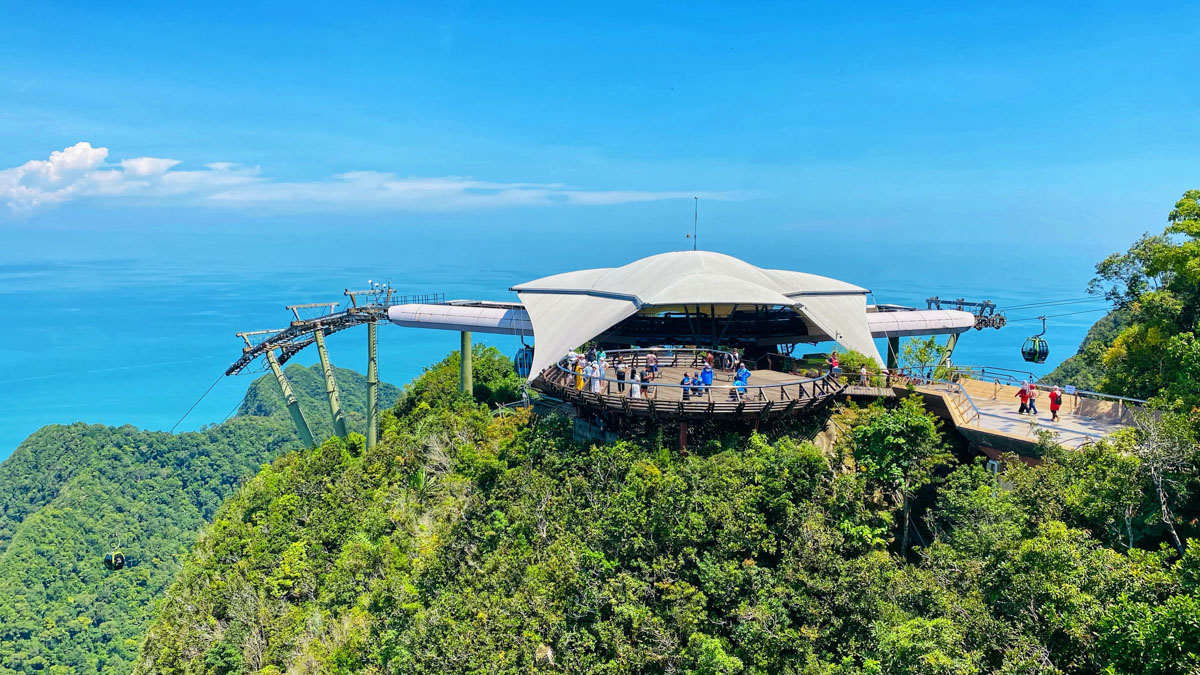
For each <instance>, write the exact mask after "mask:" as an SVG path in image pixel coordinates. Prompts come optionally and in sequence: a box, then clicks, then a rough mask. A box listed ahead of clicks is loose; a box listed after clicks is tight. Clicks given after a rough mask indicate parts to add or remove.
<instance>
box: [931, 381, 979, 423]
mask: <svg viewBox="0 0 1200 675" xmlns="http://www.w3.org/2000/svg"><path fill="white" fill-rule="evenodd" d="M912 379H919V380H920V381H921V382H928V383H934V382H936V383H938V384H944V385H947V386H950V387H953V388H954V389H956V390H957V393H958V394H959V395H961V396H962V397H963V398H964V399H966V401H967V403H968V404H970V406H971V410H972V411H973V412H974V413H975V417H974V419H973V420H968V419H965V417H966V416H965V415H964V416H963V417H964V419H963V422H964V423H966V424H971V422H972V421H974V422H976V423H977V424H978V422H979V418H980V416H982V415H985V414H991V413H983V412H980V410H979V406H977V405H975V400H974V399H973V398H971V395H970V394H969V393H967V390H966V389H964V388H963V386H962V385H961V384H959V383H958V382H953V381H951V380H940V379H937V378H933V377H920V378H912ZM958 412H959V414H960V415H961V414H962V410H959V411H958Z"/></svg>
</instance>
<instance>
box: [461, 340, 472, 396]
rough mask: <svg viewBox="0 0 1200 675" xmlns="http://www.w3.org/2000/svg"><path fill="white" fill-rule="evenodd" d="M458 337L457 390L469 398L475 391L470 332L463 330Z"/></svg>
mask: <svg viewBox="0 0 1200 675" xmlns="http://www.w3.org/2000/svg"><path fill="white" fill-rule="evenodd" d="M459 337H460V340H459V346H458V390H459V391H460V392H462V393H464V394H466V395H468V396H470V395H471V394H472V392H474V391H475V376H474V373H473V372H472V370H471V332H470V331H466V330H464V331H463V332H462V333H461V335H460V336H459Z"/></svg>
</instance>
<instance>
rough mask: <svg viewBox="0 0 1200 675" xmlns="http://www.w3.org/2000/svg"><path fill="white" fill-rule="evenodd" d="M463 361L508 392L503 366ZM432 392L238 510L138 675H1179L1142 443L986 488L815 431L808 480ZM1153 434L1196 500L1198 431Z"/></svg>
mask: <svg viewBox="0 0 1200 675" xmlns="http://www.w3.org/2000/svg"><path fill="white" fill-rule="evenodd" d="M476 360H477V362H478V363H481V364H485V365H486V366H487V367H486V368H485V370H486V371H487V372H490V373H492V375H491V376H489V377H490V378H493V379H490V380H489V379H488V378H485V381H484V382H483V384H484V386H487V387H497V388H503V387H505V386H507V385H506V382H507V380H508V378H507V377H505V376H503V375H501V374H502V373H504V372H505V370H506V368H505V367H504V366H505V364H504V361H505V360H504V359H503V357H500V356H499V355H498V354H497V353H496V352H494V350H493V351H487V352H485V353H478V354H477V355H476ZM456 368H457V360H456V357H451V358H449V359H447V360H446V361H445V362H443V363H442V364H440V365H439V366H438V367H436V368H433V369H432V370H430V371H429V372H427V373H426V375H425V376H424V377H423V378H421V379H420V380H418V381H417V382H416V383H415V384H414V385H413V386H412V387H410V388H409V389H408V390H407V391H406V394H405V395H404V397H402V399H401V401H400V403H399V404H398V405H397V407H396V408H395V410H394V412H393V413H392V414H391V415H388V416H385V418H384V420H383V422H384V424H383V426H384V430H383V437H382V440H381V442H380V444H379V445H378V446H377V447H376V448H375V450H373V451H371V452H367V451H366V450H365V449H364V448H363V446H362V444H361V443H359V442H350V443H343V442H340V441H331V442H328V443H325V444H324V445H323V446H322V447H320V448H319V449H317V450H312V451H299V452H292V453H289V454H287V455H285V456H283V457H281V458H279V459H277V460H276V461H275V462H273V463H272V464H271V465H270V466H269V467H266V468H264V469H263V471H262V472H260V473H259V475H258V476H257V477H255V478H254V479H253V480H252V481H250V482H248V483H247V484H245V485H244V486H243V487H242V488H241V489H239V491H238V492H237V493H236V494H235V495H234V496H233V497H231V498H230V500H229V501H228V502H226V504H225V505H224V506H223V507H222V509H221V512H220V514H219V515H218V516H217V518H216V520H215V521H214V522H213V524H212V525H211V526H210V527H208V528H207V529H206V530H205V532H204V533H203V534H202V535H201V536H200V538H199V539H198V540H197V543H196V546H195V547H194V549H193V550H192V552H191V554H190V555H189V557H188V560H187V562H186V563H185V565H184V568H183V570H182V572H181V573H180V574H179V576H178V578H177V579H176V581H175V583H174V584H173V585H172V587H171V589H170V590H169V592H168V596H167V599H166V600H165V602H164V603H163V605H162V606H161V610H160V613H159V615H158V617H157V619H156V621H155V623H154V625H153V626H152V628H151V629H150V631H149V632H148V634H147V637H146V641H145V643H144V645H143V647H142V652H141V654H140V656H139V662H138V666H137V669H136V672H138V673H145V674H150V673H214V674H216V673H241V672H248V673H260V674H268V673H275V674H278V673H283V672H289V673H318V672H320V673H360V672H362V673H458V672H472V673H492V672H498V673H499V672H503V673H517V672H570V673H640V672H649V673H682V672H695V673H829V674H850V673H914V674H915V673H923V674H928V673H947V674H949V673H954V674H971V673H982V672H1003V673H1058V672H1065V673H1100V672H1113V673H1133V672H1154V673H1187V672H1196V670H1197V669H1200V655H1198V654H1197V652H1198V648H1197V645H1200V623H1198V622H1197V621H1196V616H1197V611H1198V610H1200V542H1197V541H1195V540H1194V539H1193V537H1194V536H1195V534H1196V528H1195V525H1194V518H1195V517H1196V515H1197V514H1196V508H1195V506H1194V505H1192V506H1185V505H1182V504H1180V503H1179V502H1178V501H1176V502H1174V503H1175V504H1176V505H1178V506H1180V507H1181V508H1182V511H1180V512H1175V513H1172V514H1171V518H1172V523H1173V525H1174V526H1176V527H1177V528H1178V534H1179V537H1180V545H1179V547H1178V548H1176V547H1175V544H1174V542H1173V540H1172V539H1171V538H1170V537H1169V535H1168V533H1167V532H1166V531H1165V530H1164V527H1163V521H1162V514H1161V512H1160V509H1159V506H1160V504H1159V494H1158V493H1157V492H1155V489H1154V487H1153V486H1154V482H1153V479H1152V478H1151V476H1152V472H1151V471H1149V468H1150V465H1151V464H1153V466H1154V467H1157V469H1162V468H1163V467H1164V466H1165V465H1164V464H1162V463H1160V462H1159V460H1158V459H1157V457H1158V456H1157V455H1154V454H1153V453H1149V452H1146V451H1145V448H1146V447H1151V446H1152V447H1158V446H1157V445H1154V444H1155V443H1156V442H1157V441H1154V440H1153V439H1150V437H1149V436H1147V435H1145V434H1138V433H1135V432H1130V433H1128V434H1126V435H1124V436H1122V437H1121V438H1118V439H1116V440H1114V441H1112V442H1104V443H1099V444H1096V445H1094V446H1091V447H1089V448H1088V449H1086V451H1083V452H1070V453H1067V452H1062V451H1059V450H1055V449H1053V448H1047V451H1046V461H1045V463H1043V464H1041V465H1039V466H1036V467H1028V466H1026V465H1024V464H1022V463H1021V462H1019V461H1016V460H1015V459H1013V460H1012V461H1009V462H1006V465H1005V467H1006V468H1005V474H1004V477H1003V482H1000V480H999V479H998V478H997V476H996V475H994V474H992V473H990V472H988V471H987V470H986V469H985V468H984V467H983V465H982V464H980V463H976V462H966V463H963V464H958V463H957V462H956V461H955V460H954V459H953V458H952V457H951V456H950V455H949V454H948V453H947V452H946V445H945V443H944V439H943V437H942V433H941V431H940V430H939V427H938V423H937V422H936V420H935V419H934V418H933V417H931V416H930V415H929V414H928V413H926V412H925V411H924V410H922V408H921V406H920V404H919V403H918V402H917V401H916V399H909V400H906V401H904V402H902V403H899V404H897V405H895V406H891V407H886V408H885V407H882V406H876V407H872V408H870V409H865V410H861V409H855V408H848V409H845V410H844V411H842V412H841V413H839V417H838V423H839V425H841V426H842V427H843V428H844V429H846V430H847V432H846V434H845V436H844V437H843V439H842V442H841V443H840V444H839V446H838V447H836V448H835V449H834V450H833V451H831V452H822V451H820V450H818V449H817V448H816V447H815V446H813V445H811V444H808V443H805V442H801V441H798V440H795V439H791V438H788V437H787V436H786V435H785V434H762V435H759V434H755V435H750V436H748V437H740V436H738V435H728V436H724V437H721V438H710V439H704V440H703V441H702V442H698V443H697V444H695V446H694V447H693V448H692V452H691V453H690V454H688V455H680V454H679V453H678V452H676V451H674V450H671V449H669V448H668V447H664V444H663V442H662V440H661V438H660V437H659V436H658V435H657V434H655V433H654V432H653V431H652V430H649V431H650V432H649V433H640V434H634V435H632V436H631V437H630V438H629V439H628V440H623V441H620V442H618V443H615V444H612V445H604V446H597V445H586V444H578V443H575V442H572V440H571V434H570V433H569V428H568V426H567V424H566V422H565V420H564V419H562V418H560V417H556V416H549V417H540V418H532V417H530V416H529V415H528V414H527V413H515V414H512V415H509V416H505V417H494V416H493V415H492V414H491V413H490V412H489V411H488V409H487V407H486V406H483V405H478V404H476V403H474V402H472V401H469V400H466V399H464V398H463V397H460V396H458V395H457V394H456V393H455V392H454V391H453V389H452V388H450V387H446V386H440V385H439V383H444V382H446V381H450V380H451V379H452V377H453V373H454V371H455V369H456ZM1164 419H1169V420H1170V421H1171V423H1172V424H1174V422H1175V421H1178V420H1176V418H1173V417H1169V416H1168V417H1165V418H1164ZM1180 419H1182V418H1180ZM1185 421H1186V420H1185ZM1162 431H1163V434H1165V436H1161V437H1167V436H1170V437H1172V438H1175V439H1176V440H1177V441H1179V442H1178V443H1176V444H1175V445H1172V446H1171V447H1173V448H1176V449H1182V451H1184V452H1185V454H1186V458H1184V460H1183V461H1182V462H1180V463H1175V464H1172V465H1171V466H1170V468H1169V469H1167V471H1169V475H1170V480H1171V481H1173V485H1175V486H1176V488H1179V489H1184V490H1186V489H1191V488H1194V487H1195V466H1196V460H1197V457H1196V452H1197V450H1196V446H1195V436H1194V432H1193V430H1192V427H1190V426H1188V425H1187V424H1183V425H1180V426H1173V427H1171V428H1170V429H1166V428H1164V429H1163V430H1162ZM1172 434H1174V435H1172ZM1154 438H1160V436H1154ZM1148 439H1149V440H1148ZM1176 488H1172V489H1173V490H1174V489H1176ZM1171 495H1172V496H1171V499H1172V500H1174V499H1175V498H1176V497H1178V496H1179V493H1177V492H1172V493H1171ZM910 507H911V508H912V516H913V517H912V519H911V520H912V523H913V524H912V526H911V529H906V528H905V527H904V526H903V523H904V515H905V514H906V513H907V512H908V509H909V508H910ZM908 532H911V533H912V538H911V541H910V544H911V545H912V548H911V550H906V549H905V547H904V546H903V543H902V542H903V540H904V538H905V534H906V533H908Z"/></svg>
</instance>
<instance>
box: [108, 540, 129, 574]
mask: <svg viewBox="0 0 1200 675" xmlns="http://www.w3.org/2000/svg"><path fill="white" fill-rule="evenodd" d="M104 566H105V567H107V568H108V569H110V570H113V571H116V570H119V569H121V568H122V567H124V566H125V554H124V553H121V540H120V539H117V540H116V543H115V544H114V545H113V548H112V550H111V551H109V552H108V553H105V554H104Z"/></svg>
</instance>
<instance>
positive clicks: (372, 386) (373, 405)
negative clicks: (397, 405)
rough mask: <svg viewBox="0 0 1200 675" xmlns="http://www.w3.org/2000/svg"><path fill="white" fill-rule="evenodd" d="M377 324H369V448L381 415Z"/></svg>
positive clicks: (371, 446) (372, 443) (372, 445)
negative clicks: (377, 360)
mask: <svg viewBox="0 0 1200 675" xmlns="http://www.w3.org/2000/svg"><path fill="white" fill-rule="evenodd" d="M377 328H378V326H376V325H375V324H374V323H369V324H367V449H368V450H370V449H371V448H374V447H375V438H376V436H377V434H378V431H377V430H376V428H375V427H376V425H377V424H378V419H377V417H378V415H379V364H378V363H377V362H376V352H377V350H376V344H377V340H376V335H375V332H376V329H377Z"/></svg>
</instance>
